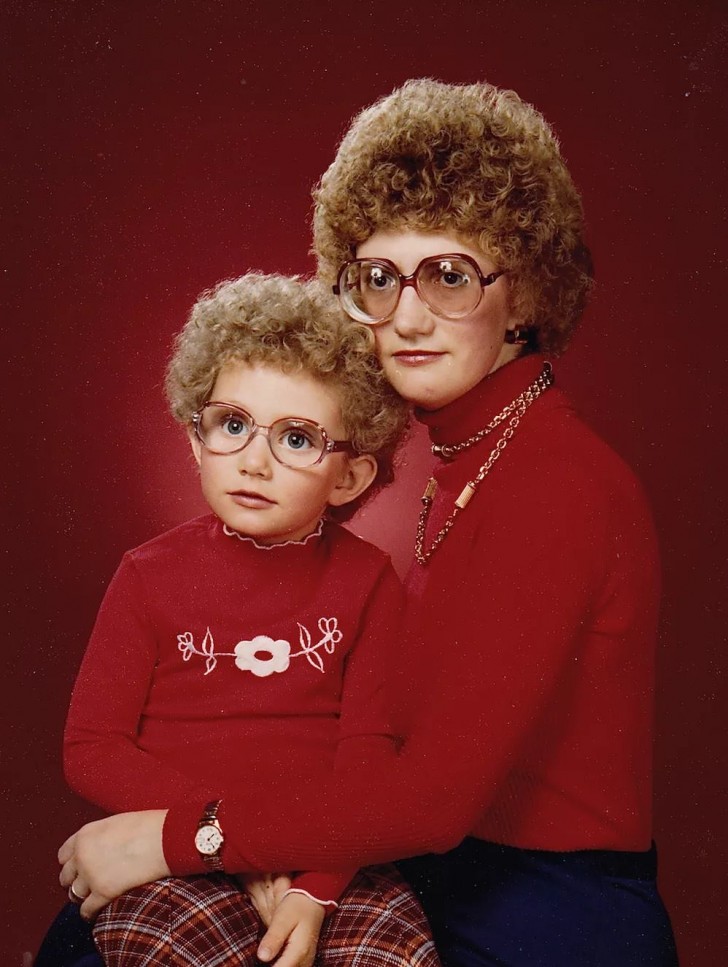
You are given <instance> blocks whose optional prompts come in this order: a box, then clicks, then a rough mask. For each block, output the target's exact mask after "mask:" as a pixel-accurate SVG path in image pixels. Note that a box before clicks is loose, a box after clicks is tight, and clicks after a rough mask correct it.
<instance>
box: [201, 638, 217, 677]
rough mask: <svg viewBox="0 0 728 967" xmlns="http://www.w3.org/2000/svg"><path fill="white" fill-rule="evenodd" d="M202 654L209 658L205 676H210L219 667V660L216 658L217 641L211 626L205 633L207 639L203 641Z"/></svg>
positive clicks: (206, 663)
mask: <svg viewBox="0 0 728 967" xmlns="http://www.w3.org/2000/svg"><path fill="white" fill-rule="evenodd" d="M202 654H203V655H207V656H208V657H207V661H206V662H205V668H206V671H205V674H206V675H209V674H210V672H211V671H213V670H214V668H215V666H216V665H217V658H216V657H215V641H214V639H213V637H212V632H211V631H210V628H209V626H208V628H207V631H206V632H205V637H204V638H203V639H202Z"/></svg>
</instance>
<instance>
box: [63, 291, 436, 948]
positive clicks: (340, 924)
mask: <svg viewBox="0 0 728 967" xmlns="http://www.w3.org/2000/svg"><path fill="white" fill-rule="evenodd" d="M167 393H168V397H169V400H170V404H171V409H172V413H173V414H174V416H175V418H176V419H177V420H178V421H179V422H180V423H182V424H183V425H184V426H185V427H186V429H187V433H188V436H189V440H190V444H191V447H192V452H193V454H194V458H195V460H196V462H197V464H198V466H199V470H200V478H201V485H202V491H203V494H204V496H205V499H206V500H207V502H208V504H209V506H210V509H211V510H212V513H211V514H208V515H207V516H204V517H200V518H197V519H195V520H192V521H189V522H187V523H185V524H182V525H181V526H179V527H177V528H175V529H173V530H171V531H169V532H167V533H165V534H162V535H161V536H160V537H158V538H156V539H155V540H152V541H150V542H149V543H147V544H143V545H142V546H141V547H139V548H136V549H135V550H133V551H130V552H129V553H127V554H126V555H125V556H124V559H123V561H122V563H121V566H120V567H119V570H118V571H117V573H116V575H115V577H114V579H113V581H112V582H111V585H110V587H109V589H108V592H107V594H106V597H105V599H104V602H103V604H102V606H101V609H100V612H99V615H98V619H97V622H96V625H95V628H94V631H93V634H92V637H91V641H90V643H89V646H88V650H87V652H86V655H85V657H84V660H83V664H82V666H81V670H80V672H79V675H78V680H77V682H76V685H75V688H74V692H73V698H72V701H71V707H70V712H69V716H68V722H67V727H66V734H65V769H66V776H67V779H68V781H69V783H70V785H71V786H72V787H73V788H74V789H75V791H76V792H78V793H79V794H80V795H82V796H83V797H85V798H86V799H88V800H90V801H91V802H93V803H95V804H96V805H99V806H101V807H102V808H104V809H106V810H108V811H110V812H120V811H124V810H135V809H149V808H155V807H161V806H163V805H165V804H168V803H169V802H170V801H177V802H179V801H181V800H182V799H183V798H184V797H185V796H186V795H188V794H195V795H196V794H198V792H199V789H200V787H201V785H202V787H203V788H205V789H206V790H207V791H208V793H209V800H210V806H209V807H208V809H207V810H206V811H205V816H204V817H201V820H200V830H199V831H198V835H197V837H196V839H195V842H194V843H190V844H189V847H190V851H191V855H192V857H193V858H195V859H197V857H198V856H202V858H203V860H204V861H205V863H206V867H207V869H208V870H209V871H210V873H211V874H213V876H212V877H200V876H197V877H188V878H186V879H177V880H174V879H167V880H163V881H160V882H159V883H156V884H150V885H148V886H147V887H143V888H140V889H139V890H135V891H133V892H132V893H129V894H126V895H125V896H122V897H120V898H119V899H118V900H117V901H116V902H115V903H114V904H112V905H111V906H110V907H108V908H107V909H106V910H105V911H104V912H103V913H102V915H101V916H100V918H99V920H98V922H97V924H96V927H95V931H94V935H95V939H96V943H97V945H98V947H99V949H100V951H101V953H102V955H103V957H104V960H105V962H106V963H107V964H108V965H109V967H114V965H123V967H127V965H135V964H142V963H144V964H147V963H165V964H169V963H172V964H175V965H177V964H190V965H191V964H200V963H215V964H227V963H236V964H238V963H250V964H252V963H254V962H255V957H256V945H257V941H258V937H259V933H260V927H261V923H260V919H259V917H258V916H257V915H256V913H255V911H254V909H253V906H252V905H251V902H250V900H249V898H248V896H247V895H246V893H245V892H244V891H241V890H240V888H239V887H238V884H237V883H236V881H235V880H234V879H233V878H231V877H227V876H225V875H224V874H223V873H222V871H224V864H225V844H224V841H223V839H222V836H221V834H220V832H219V829H218V828H217V826H216V823H215V812H216V808H217V805H218V802H219V800H220V799H221V798H222V797H224V796H225V795H227V794H231V795H232V794H234V792H235V789H236V788H240V787H241V786H243V785H245V786H246V787H249V786H250V785H251V784H253V783H256V782H258V781H260V782H263V781H265V779H266V777H270V776H273V775H281V774H283V775H290V777H291V782H292V785H294V786H295V783H296V779H297V777H299V778H300V777H303V776H311V775H318V774H320V775H321V776H322V777H323V776H324V775H325V774H326V772H328V771H330V770H331V769H335V768H336V759H337V751H338V750H345V752H344V751H342V756H341V757H342V759H344V758H346V760H347V761H348V762H349V763H351V762H355V763H357V764H358V765H359V766H360V767H361V768H365V765H366V762H367V761H368V760H369V759H370V758H371V759H372V760H374V761H379V762H381V756H382V754H394V752H395V750H394V732H395V730H394V729H393V726H392V724H391V721H390V719H391V717H392V716H391V711H390V709H389V708H388V703H387V701H386V696H385V692H384V677H385V675H386V673H387V669H388V667H389V666H390V665H391V661H392V649H394V648H396V647H397V643H398V635H397V626H398V617H399V614H400V611H401V608H402V600H401V597H400V587H399V582H398V581H397V579H396V576H395V574H394V571H393V569H392V567H391V564H390V562H389V560H388V558H387V557H386V556H385V555H384V554H383V553H382V552H380V551H379V550H378V549H376V548H374V547H372V546H371V545H369V544H367V543H365V542H364V541H362V540H360V539H359V538H357V537H355V536H354V535H353V534H351V533H350V532H349V531H347V530H345V529H344V528H342V527H340V526H338V524H337V523H334V520H333V519H334V518H337V519H338V520H343V519H345V518H348V517H349V516H350V515H351V514H352V513H353V511H354V510H355V509H356V508H357V507H358V506H359V505H360V504H361V502H362V500H363V499H364V498H365V497H366V496H368V495H370V494H371V493H372V492H373V490H375V489H376V488H377V487H380V486H383V485H384V484H386V483H387V482H389V481H390V480H391V478H392V460H393V455H394V451H395V447H396V445H397V442H398V440H399V439H400V437H401V435H402V432H403V431H404V428H405V425H406V422H407V410H406V405H405V404H404V403H403V402H402V401H401V400H400V399H399V397H397V396H396V394H394V392H393V391H392V390H391V389H390V388H389V386H388V384H387V383H386V382H385V380H384V378H383V376H382V373H381V369H380V366H379V363H378V362H377V360H376V356H375V355H374V352H373V348H372V345H371V339H370V336H369V333H368V332H366V331H365V330H364V328H363V327H362V328H360V327H358V326H352V325H351V323H350V322H345V321H343V320H342V319H340V317H339V311H338V308H337V307H336V306H335V304H333V303H332V301H330V297H329V296H328V295H326V294H325V293H324V292H323V290H322V289H321V288H320V287H319V286H318V284H317V283H315V282H308V283H304V282H300V281H297V280H295V279H287V278H284V277H281V276H265V275H261V274H257V273H251V274H248V275H246V276H243V277H242V278H240V279H237V280H235V281H232V282H225V283H222V284H220V285H219V286H218V287H217V288H216V289H214V290H213V291H211V292H208V293H205V294H204V295H203V296H202V297H201V298H200V300H199V301H198V302H197V304H196V305H195V306H194V308H193V311H192V313H191V315H190V318H189V320H188V322H187V324H186V326H185V327H184V329H183V330H182V332H181V333H180V335H179V337H178V339H177V343H176V349H175V353H174V356H173V358H172V360H171V363H170V366H169V370H168V374H167ZM291 808H292V809H295V802H294V803H292V805H291ZM261 809H262V810H264V809H265V803H262V804H261ZM324 819H325V817H322V822H323V821H324ZM254 821H255V817H254V816H251V822H254ZM198 862H199V860H198ZM354 872H355V871H353V870H351V871H348V872H346V873H342V874H331V873H327V874H320V873H319V874H317V873H296V874H291V877H292V879H291V888H290V889H289V890H286V891H285V892H283V897H282V899H280V903H279V905H278V906H277V908H276V916H277V917H278V918H281V917H282V918H283V921H284V922H285V924H286V925H287V929H288V928H290V932H289V940H288V947H287V949H286V951H285V953H284V955H283V958H282V959H281V960H280V961H279V962H280V963H281V964H288V963H290V964H310V963H312V961H313V956H314V953H315V949H316V941H317V938H318V933H319V930H321V928H322V925H323V932H322V936H321V943H320V947H319V960H318V961H317V962H318V963H321V964H326V965H330V964H331V965H333V964H337V965H338V964H341V965H342V967H343V965H344V964H346V963H350V962H351V958H352V955H353V951H354V950H355V949H357V948H359V949H360V950H362V951H365V950H367V949H368V948H369V947H371V950H372V954H371V958H372V959H371V960H367V959H366V958H365V957H364V956H363V953H357V963H361V964H362V965H365V964H369V963H371V964H372V965H373V964H375V963H376V964H379V963H383V962H386V963H387V964H388V965H395V964H402V965H404V964H421V965H423V967H424V965H427V967H430V965H436V964H437V957H436V955H435V952H434V947H433V944H432V941H431V939H430V937H429V933H428V929H427V925H426V921H425V920H424V916H423V914H422V912H421V910H420V909H419V907H418V905H417V901H416V900H415V899H414V897H413V896H412V894H411V893H409V891H408V890H407V888H406V887H405V885H404V883H403V882H402V881H401V880H399V879H398V877H397V874H396V873H395V872H394V871H393V869H392V868H386V869H384V868H382V869H379V870H374V869H373V870H369V871H365V872H362V873H360V874H358V875H357V876H356V878H355V880H354V882H353V883H352V885H351V886H349V887H348V889H347V884H348V883H349V881H350V880H351V878H352V876H353V875H354ZM276 882H277V886H278V891H279V893H280V892H281V881H280V880H278V881H276ZM282 882H283V887H284V888H285V887H286V886H288V881H287V880H283V881H282ZM272 883H273V880H272V879H268V880H265V879H264V880H263V881H262V882H257V883H256V884H254V885H253V886H252V887H251V889H253V891H255V889H256V888H257V895H258V896H259V897H263V896H264V895H270V894H271V892H272V889H271V884H272ZM71 890H72V893H71V894H70V895H71V899H77V898H79V897H83V896H84V895H85V893H86V892H88V891H87V890H85V888H84V884H82V883H80V882H78V881H76V882H74V884H73V886H72V887H71ZM342 893H343V896H342V899H341V901H340V904H341V905H340V906H339V908H338V909H337V900H339V896H340V894H342ZM210 897H212V898H213V899H214V904H215V909H216V911H218V913H217V914H216V915H215V916H216V919H215V921H214V923H210V922H209V921H206V922H205V927H204V947H200V948H197V949H196V947H195V937H196V936H197V937H199V936H200V935H201V934H202V932H203V928H202V927H201V923H202V922H203V921H204V920H205V911H206V910H209V899H210ZM274 904H275V900H274V901H272V904H271V906H273V905H274ZM258 905H259V906H260V909H261V910H262V911H263V915H264V918H265V921H266V922H268V921H269V920H270V912H271V911H270V908H269V909H268V911H267V912H266V910H265V901H264V900H261V901H259V904H258ZM223 909H224V910H225V914H224V916H222V915H220V914H219V911H220V910H223ZM327 909H328V910H330V911H333V912H332V913H331V916H329V917H328V918H327V919H326V920H325V921H324V915H325V913H326V912H327ZM213 936H214V938H215V940H214V942H213V941H212V940H211V938H212V937H213ZM365 936H366V940H364V938H365ZM215 943H216V944H217V946H215V945H214V944H215ZM202 949H204V951H205V956H204V959H203V957H202V954H201V950H202ZM258 954H259V955H260V956H261V958H262V959H264V958H265V951H258ZM216 958H219V959H216Z"/></svg>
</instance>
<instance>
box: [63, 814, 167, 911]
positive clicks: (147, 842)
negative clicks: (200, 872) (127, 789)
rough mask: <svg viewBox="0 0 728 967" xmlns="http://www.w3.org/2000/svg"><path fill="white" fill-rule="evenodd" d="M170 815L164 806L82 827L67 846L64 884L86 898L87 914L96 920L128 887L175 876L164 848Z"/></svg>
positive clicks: (82, 907) (83, 907) (83, 904)
mask: <svg viewBox="0 0 728 967" xmlns="http://www.w3.org/2000/svg"><path fill="white" fill-rule="evenodd" d="M166 815H167V813H166V810H164V809H150V810H146V811H145V812H137V813H119V815H118V816H109V817H107V818H106V819H100V820H99V821H98V822H95V823H88V824H87V825H86V826H82V827H81V829H79V830H78V832H76V833H74V834H73V836H70V837H69V838H68V839H67V840H66V842H65V843H64V844H63V846H61V848H60V849H59V851H58V862H59V863H60V864H61V865H62V867H63V869H62V870H61V875H60V881H61V886H64V887H66V888H70V887H73V893H74V894H75V896H77V897H79V898H81V897H83V903H81V905H80V911H81V916H82V917H84V918H85V919H87V920H92V919H93V918H94V917H95V916H96V914H97V913H98V912H99V910H101V909H102V908H103V907H105V906H106V904H107V903H109V902H110V901H111V900H113V899H114V898H115V897H117V896H120V895H121V894H122V893H126V892H127V890H131V889H133V888H134V887H135V886H141V885H142V883H151V882H152V881H153V880H159V879H161V878H162V877H164V876H169V875H170V870H169V867H168V866H167V863H166V860H165V859H164V853H163V852H162V826H163V825H164V818H165V816H166ZM69 896H70V893H69Z"/></svg>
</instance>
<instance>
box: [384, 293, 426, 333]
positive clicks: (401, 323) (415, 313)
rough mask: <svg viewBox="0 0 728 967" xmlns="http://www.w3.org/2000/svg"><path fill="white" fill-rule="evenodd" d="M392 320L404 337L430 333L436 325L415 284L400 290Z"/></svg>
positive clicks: (397, 330) (395, 329)
mask: <svg viewBox="0 0 728 967" xmlns="http://www.w3.org/2000/svg"><path fill="white" fill-rule="evenodd" d="M391 322H392V326H393V328H394V331H395V332H396V333H397V334H398V335H399V336H402V337H403V338H412V336H420V335H421V336H425V335H429V333H431V332H432V330H433V328H434V326H435V319H434V317H433V315H432V313H431V312H430V310H429V309H428V308H427V306H426V305H425V303H424V302H423V301H422V299H420V297H419V295H418V293H417V290H416V289H415V287H414V286H413V285H408V286H406V287H404V288H403V289H402V291H401V292H400V294H399V302H398V303H397V308H396V309H395V310H394V315H393V316H392V320H391Z"/></svg>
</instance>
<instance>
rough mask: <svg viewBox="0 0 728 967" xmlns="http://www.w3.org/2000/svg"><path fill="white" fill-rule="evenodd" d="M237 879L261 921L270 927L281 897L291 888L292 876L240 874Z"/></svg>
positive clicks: (280, 874) (283, 874) (281, 874)
mask: <svg viewBox="0 0 728 967" xmlns="http://www.w3.org/2000/svg"><path fill="white" fill-rule="evenodd" d="M235 879H236V880H237V881H238V883H239V884H240V887H241V889H243V890H245V892H246V893H247V894H248V896H249V897H250V901H251V903H252V904H253V906H254V907H255V909H256V911H257V913H258V916H259V917H260V919H261V920H262V921H263V923H264V924H265V926H266V927H269V926H270V925H271V921H272V920H273V914H274V913H275V912H276V907H277V906H278V904H279V903H280V902H281V897H282V896H283V894H284V893H285V892H286V890H289V889H290V888H291V878H290V876H286V875H285V873H238V874H237V876H236V877H235Z"/></svg>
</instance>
